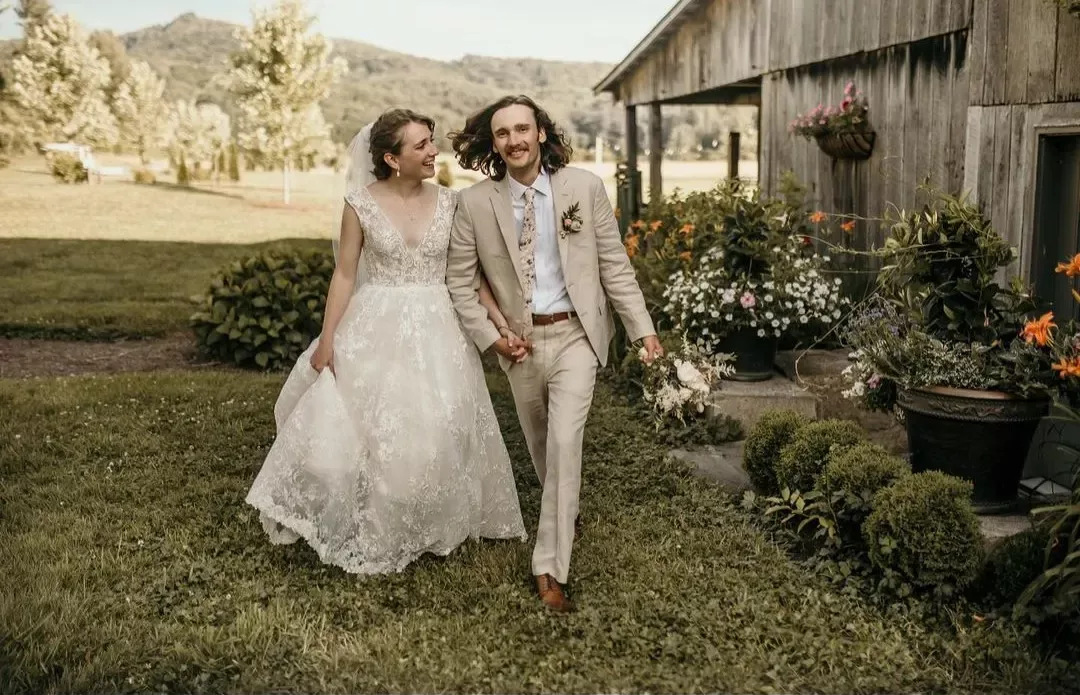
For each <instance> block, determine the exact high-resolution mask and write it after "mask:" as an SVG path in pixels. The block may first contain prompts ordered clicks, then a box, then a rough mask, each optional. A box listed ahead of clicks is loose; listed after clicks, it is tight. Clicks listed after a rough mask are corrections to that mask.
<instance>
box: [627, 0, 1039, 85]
mask: <svg viewBox="0 0 1080 695" xmlns="http://www.w3.org/2000/svg"><path fill="white" fill-rule="evenodd" d="M1026 1H1034V2H1039V1H1045V0H1016V2H1026ZM970 22H971V0H712V1H711V2H709V3H708V4H707V5H705V6H704V7H702V8H700V9H698V10H696V11H695V12H693V13H692V14H690V15H689V16H688V17H686V18H685V19H683V20H682V24H681V25H680V26H679V28H678V29H676V30H675V32H674V33H673V34H672V35H671V36H670V37H669V38H667V39H666V40H664V41H663V42H662V44H661V45H659V46H658V47H657V48H656V49H655V50H653V51H652V52H651V53H650V54H649V55H648V56H646V57H645V58H643V59H642V60H641V61H640V62H639V63H638V64H637V65H636V66H634V67H633V68H632V69H630V70H629V71H628V72H627V73H626V74H625V75H623V76H622V77H620V81H619V85H618V90H617V99H618V101H621V102H622V103H624V104H627V105H633V104H646V103H649V102H653V101H676V100H679V99H683V98H686V97H689V96H691V95H693V94H697V93H700V92H704V91H709V90H714V89H719V88H723V87H730V86H732V85H738V84H740V83H748V82H751V83H752V82H756V81H757V80H759V79H760V78H761V76H762V75H765V74H767V73H771V72H776V71H781V70H788V69H791V68H796V67H799V66H803V65H809V64H812V63H819V62H822V61H828V60H832V59H834V58H841V57H843V56H849V55H852V54H856V53H863V52H873V51H878V50H880V49H882V48H888V47H891V46H896V45H899V44H904V43H911V42H915V41H920V40H922V39H926V38H930V37H934V36H941V35H944V34H949V33H953V32H957V31H962V30H965V29H967V28H968V26H970Z"/></svg>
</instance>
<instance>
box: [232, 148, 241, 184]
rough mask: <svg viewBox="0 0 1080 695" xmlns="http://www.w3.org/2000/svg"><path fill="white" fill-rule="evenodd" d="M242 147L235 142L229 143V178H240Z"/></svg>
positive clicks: (233, 179) (235, 179)
mask: <svg viewBox="0 0 1080 695" xmlns="http://www.w3.org/2000/svg"><path fill="white" fill-rule="evenodd" d="M239 150H240V148H239V147H237V146H236V143H235V142H230V143H229V180H230V181H239V180H240V152H239Z"/></svg>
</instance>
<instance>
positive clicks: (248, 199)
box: [0, 156, 757, 244]
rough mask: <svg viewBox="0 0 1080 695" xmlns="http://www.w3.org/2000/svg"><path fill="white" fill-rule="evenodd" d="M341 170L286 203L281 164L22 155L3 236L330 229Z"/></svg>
mask: <svg viewBox="0 0 1080 695" xmlns="http://www.w3.org/2000/svg"><path fill="white" fill-rule="evenodd" d="M99 160H100V161H101V162H102V163H103V164H107V165H115V164H123V165H128V166H131V165H133V164H134V163H135V162H134V161H133V160H132V159H128V158H119V157H113V158H110V157H107V156H100V157H99ZM578 166H581V167H583V168H585V169H589V170H590V171H594V172H595V173H596V174H597V175H599V176H601V177H603V178H604V180H605V182H606V183H607V188H608V194H609V195H610V196H611V197H612V199H614V196H615V180H614V174H615V163H614V162H606V163H604V164H600V165H597V164H596V163H594V162H582V163H579V164H578ZM645 166H646V164H645V162H642V167H643V168H644V167H645ZM725 172H726V164H725V163H724V162H718V161H717V162H676V161H672V162H665V163H664V168H663V176H664V190H665V192H670V191H672V190H674V189H676V188H680V189H682V190H688V191H689V190H702V189H708V188H711V187H712V186H713V185H715V183H716V182H717V181H718V180H719V178H720V177H722V176H724V174H725ZM451 173H452V174H453V175H454V187H455V188H462V187H465V186H468V185H469V184H471V183H474V182H475V181H477V180H479V175H478V174H476V173H475V172H465V171H462V170H461V169H460V168H458V167H457V165H456V164H455V163H453V162H451ZM741 173H742V174H743V175H744V176H749V177H754V176H756V173H757V172H756V163H755V162H743V163H742V166H741ZM645 176H646V181H645V183H644V188H645V189H646V194H647V188H648V183H647V173H646V174H645ZM342 177H343V174H341V173H335V172H333V171H331V170H329V169H321V170H317V171H311V172H306V173H300V174H294V175H293V187H292V201H291V205H290V206H289V207H285V206H284V205H282V203H281V174H280V173H279V172H262V171H254V172H244V174H243V180H242V181H241V182H240V183H239V184H233V183H229V182H225V183H221V184H218V185H215V184H213V183H209V182H204V183H200V184H198V185H195V186H192V187H190V188H185V187H180V186H176V185H175V183H174V181H173V179H172V178H171V177H169V176H165V177H163V178H161V179H160V180H159V182H158V183H157V184H155V185H153V186H146V185H138V184H135V183H133V182H132V181H130V180H127V179H119V178H114V179H105V181H104V182H103V183H102V184H100V185H97V184H91V185H64V184H59V183H57V182H55V181H54V180H53V179H52V177H51V176H50V175H49V174H48V172H47V170H46V168H45V162H44V159H43V158H41V157H26V158H22V159H18V160H16V161H15V162H14V163H13V164H12V165H11V166H10V167H8V168H7V169H2V170H0V238H42V239H111V240H123V239H131V240H142V241H190V242H199V243H231V244H247V243H259V242H265V241H273V240H276V239H287V238H326V237H329V236H330V235H331V234H332V233H333V231H334V230H335V225H336V222H337V220H338V215H339V210H340V208H339V205H340V203H339V202H338V201H339V200H340V199H341V198H340V196H341V192H342Z"/></svg>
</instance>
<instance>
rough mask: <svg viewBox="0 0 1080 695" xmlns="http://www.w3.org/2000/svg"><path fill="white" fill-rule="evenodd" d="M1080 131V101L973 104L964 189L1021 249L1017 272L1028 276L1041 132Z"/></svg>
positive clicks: (1063, 132)
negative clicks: (1013, 104)
mask: <svg viewBox="0 0 1080 695" xmlns="http://www.w3.org/2000/svg"><path fill="white" fill-rule="evenodd" d="M1065 133H1073V134H1080V102H1072V103H1067V104H1035V105H1027V104H1020V105H1016V106H1008V105H1007V106H972V107H971V108H970V109H969V110H968V145H967V164H966V166H965V181H964V188H965V189H966V190H968V191H970V195H971V197H972V199H973V200H974V201H975V202H977V203H978V204H979V206H980V207H981V208H982V210H983V212H984V213H985V214H986V215H987V216H988V217H989V218H990V222H991V224H993V225H994V227H995V228H996V229H997V230H998V232H999V233H1000V234H1001V235H1002V236H1003V237H1005V238H1006V239H1007V240H1008V241H1009V243H1010V244H1012V245H1014V246H1016V247H1017V248H1018V249H1019V250H1020V258H1019V261H1018V265H1017V267H1016V268H1013V269H1011V270H1012V271H1013V272H1017V273H1020V274H1021V275H1023V276H1025V277H1030V275H1029V274H1030V272H1031V270H1032V269H1031V258H1032V248H1031V244H1032V241H1033V239H1034V236H1035V235H1034V231H1035V228H1034V225H1035V184H1036V174H1037V165H1038V146H1039V137H1040V136H1042V135H1051V134H1065Z"/></svg>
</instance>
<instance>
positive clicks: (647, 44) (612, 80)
mask: <svg viewBox="0 0 1080 695" xmlns="http://www.w3.org/2000/svg"><path fill="white" fill-rule="evenodd" d="M708 2H709V0H678V1H677V2H676V3H675V6H674V7H672V8H671V9H670V10H668V13H667V14H666V15H664V18H663V19H661V20H660V22H659V23H657V25H656V26H654V27H653V28H652V30H651V31H650V32H649V33H648V34H647V35H646V36H645V38H643V39H642V40H641V41H639V42H638V45H637V46H634V49H633V50H632V51H630V53H629V54H627V56H626V57H625V58H623V59H622V62H620V63H619V64H618V65H616V66H615V67H614V68H613V69H612V71H611V72H609V73H608V74H607V77H605V78H604V79H602V80H601V81H600V82H599V84H597V85H596V86H595V87H594V88H593V91H594V92H595V93H600V92H611V91H614V86H615V84H616V83H618V81H619V79H620V78H621V77H622V76H623V75H625V74H627V73H628V72H629V71H630V70H631V69H633V67H634V66H635V65H637V64H638V63H639V62H641V61H642V60H643V59H644V58H645V57H647V56H648V55H649V53H650V52H651V51H652V50H653V49H654V48H656V47H657V46H658V44H661V42H663V40H664V39H666V38H667V37H669V36H671V34H673V33H674V32H675V30H676V29H678V28H679V26H681V25H682V24H683V22H685V21H686V20H688V19H689V18H690V17H691V15H692V14H693V12H694V11H695V10H697V9H698V8H700V7H702V6H704V5H706V4H708Z"/></svg>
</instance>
